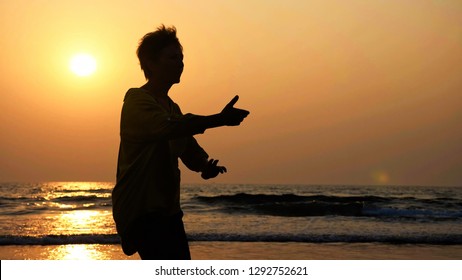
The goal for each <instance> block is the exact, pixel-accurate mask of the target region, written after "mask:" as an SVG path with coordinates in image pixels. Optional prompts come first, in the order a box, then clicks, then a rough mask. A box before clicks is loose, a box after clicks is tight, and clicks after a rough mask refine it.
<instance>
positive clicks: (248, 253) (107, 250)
mask: <svg viewBox="0 0 462 280" xmlns="http://www.w3.org/2000/svg"><path fill="white" fill-rule="evenodd" d="M190 248H191V255H192V258H193V259H195V260H460V259H462V245H393V244H375V243H355V244H350V243H297V242H285V243H282V242H281V243H279V242H191V243H190ZM0 259H1V260H139V257H138V255H137V254H135V255H133V256H130V257H128V256H126V255H124V254H123V252H122V250H121V248H120V245H105V244H82V245H79V244H77V245H45V246H42V245H35V246H29V245H27V246H24V245H21V246H19V245H18V246H16V245H7V246H0Z"/></svg>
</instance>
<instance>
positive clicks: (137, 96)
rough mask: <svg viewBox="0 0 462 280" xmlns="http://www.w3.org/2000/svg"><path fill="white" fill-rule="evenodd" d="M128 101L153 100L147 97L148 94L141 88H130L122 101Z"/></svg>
mask: <svg viewBox="0 0 462 280" xmlns="http://www.w3.org/2000/svg"><path fill="white" fill-rule="evenodd" d="M130 100H133V101H134V100H145V101H153V98H152V97H151V96H149V94H148V92H147V91H146V90H145V89H142V88H130V89H129V90H128V91H127V93H126V94H125V98H124V101H130Z"/></svg>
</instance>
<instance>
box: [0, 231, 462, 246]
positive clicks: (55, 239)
mask: <svg viewBox="0 0 462 280" xmlns="http://www.w3.org/2000/svg"><path fill="white" fill-rule="evenodd" d="M188 239H189V241H191V242H198V241H202V242H214V241H223V242H303V243H374V242H376V243H393V244H429V245H430V244H433V245H462V234H452V235H451V234H448V235H433V236H425V235H422V236H388V235H376V236H369V235H354V234H351V235H345V234H344V235H335V234H332V235H331V234H329V235H327V234H307V235H281V234H256V235H246V234H219V233H193V234H188ZM71 244H120V238H119V236H118V235H117V234H97V235H91V234H84V235H47V236H0V246H7V245H71Z"/></svg>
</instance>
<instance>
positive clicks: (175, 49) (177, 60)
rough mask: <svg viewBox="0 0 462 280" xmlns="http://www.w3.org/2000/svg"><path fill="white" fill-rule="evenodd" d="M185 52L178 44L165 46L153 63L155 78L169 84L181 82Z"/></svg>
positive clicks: (152, 69) (152, 68)
mask: <svg viewBox="0 0 462 280" xmlns="http://www.w3.org/2000/svg"><path fill="white" fill-rule="evenodd" d="M183 67H184V64H183V52H182V50H181V47H180V46H179V45H176V44H172V45H170V46H167V47H165V48H164V49H163V50H162V51H161V52H160V54H159V57H158V59H157V60H156V61H153V62H152V63H151V71H152V74H153V79H156V80H159V81H162V82H164V83H167V84H176V83H179V82H180V77H181V73H183Z"/></svg>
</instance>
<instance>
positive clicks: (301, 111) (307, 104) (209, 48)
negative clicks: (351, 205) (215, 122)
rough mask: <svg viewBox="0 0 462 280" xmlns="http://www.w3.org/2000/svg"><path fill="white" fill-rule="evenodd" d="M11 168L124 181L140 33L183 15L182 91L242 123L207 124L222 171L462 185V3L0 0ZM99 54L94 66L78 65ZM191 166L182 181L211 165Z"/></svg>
mask: <svg viewBox="0 0 462 280" xmlns="http://www.w3.org/2000/svg"><path fill="white" fill-rule="evenodd" d="M0 11H1V17H0V36H1V40H2V46H1V52H0V58H1V60H0V61H1V64H0V71H1V72H0V73H1V75H0V93H1V94H2V102H1V103H0V111H1V119H0V131H1V137H0V181H21V182H22V181H44V180H45V181H56V180H58V181H71V180H72V181H73V180H79V181H95V180H98V181H113V180H114V179H115V167H116V160H117V151H118V144H119V137H118V125H119V120H120V109H121V106H122V100H123V97H124V94H125V92H126V90H127V89H128V88H130V87H138V86H141V85H142V84H143V83H144V76H143V73H142V72H141V70H140V69H139V66H138V61H137V58H136V55H135V50H136V47H137V43H138V40H139V39H140V38H141V37H142V36H143V35H144V34H145V33H147V32H150V31H153V30H154V29H155V28H156V27H157V26H158V25H160V24H162V23H164V24H166V25H175V26H176V27H177V29H178V36H179V37H180V40H181V42H182V44H183V46H184V55H185V71H184V74H183V76H182V82H181V83H180V84H179V85H175V86H174V87H173V88H172V90H171V94H170V95H171V97H172V98H173V99H174V100H175V101H176V102H177V103H179V104H180V106H181V107H182V109H183V112H192V113H196V114H204V115H205V114H213V113H216V112H218V111H219V110H221V108H222V107H223V106H224V105H225V104H226V103H227V102H228V101H229V100H230V99H231V98H232V97H233V96H234V95H235V94H239V95H240V97H241V99H240V100H239V102H238V103H237V106H241V107H243V108H245V109H248V110H250V111H251V115H250V116H249V118H248V119H247V120H246V121H245V122H244V123H243V125H242V126H241V127H238V128H235V127H229V128H222V129H215V130H210V131H207V132H206V134H204V135H200V136H198V137H197V138H198V140H199V142H200V143H201V145H202V146H203V147H204V148H205V149H206V150H207V151H208V152H209V154H210V155H211V156H212V157H214V158H218V159H220V162H221V163H222V164H223V165H226V166H227V168H228V170H229V173H228V174H226V175H224V176H222V177H220V178H217V179H215V180H214V181H212V182H220V183H275V184H283V183H300V184H393V185H397V184H398V185H399V184H409V185H459V186H460V185H462V129H461V127H462V79H461V73H462V51H461V50H462V2H461V1H459V0H445V1H427V0H414V1H412V0H406V1H403V0H386V1H385V0H383V1H380V0H374V1H359V0H349V1H343V0H328V1H326V0H319V1H309V0H304V1H295V0H289V1H287V0H284V1H282V0H281V1H268V0H265V1H263V0H260V1H257V0H250V1H249V0H246V1H225V0H223V1H216V0H209V1H205V0H203V1H137V0H132V1H117V0H113V1H96V0H84V1H83V0H80V1H57V0H56V1H32V0H27V1H26V0H16V1H1V2H0ZM78 52H87V53H90V54H92V55H93V56H94V57H95V58H96V60H97V64H98V66H97V67H98V68H97V71H96V72H95V74H94V75H92V76H89V77H78V76H76V75H75V74H73V73H72V72H71V71H70V70H69V66H68V64H69V60H70V58H71V56H72V55H73V54H75V53H78ZM182 169H183V182H200V176H198V175H197V174H194V173H192V172H190V171H187V170H186V169H185V168H184V167H183V168H182Z"/></svg>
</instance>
